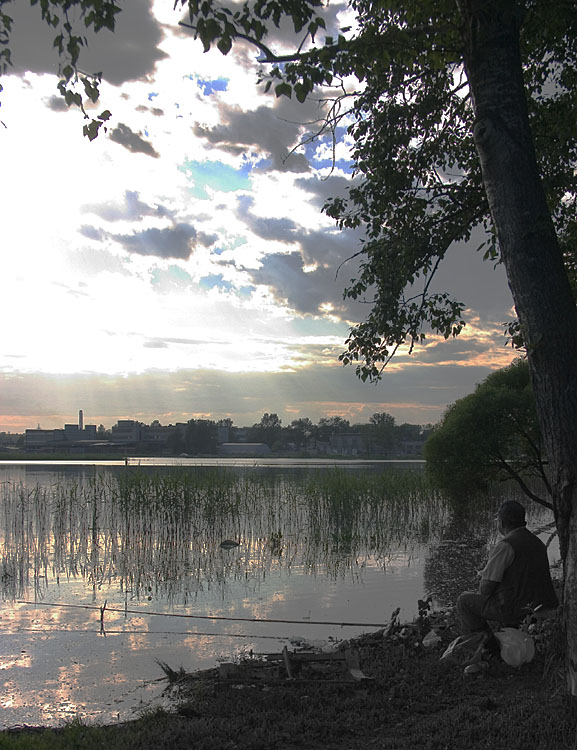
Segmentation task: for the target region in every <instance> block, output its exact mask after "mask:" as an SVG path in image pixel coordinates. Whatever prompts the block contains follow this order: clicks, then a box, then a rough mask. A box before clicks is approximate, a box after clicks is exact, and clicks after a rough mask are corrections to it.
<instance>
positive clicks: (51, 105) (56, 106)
mask: <svg viewBox="0 0 577 750" xmlns="http://www.w3.org/2000/svg"><path fill="white" fill-rule="evenodd" d="M44 102H45V104H46V106H47V107H48V109H51V110H52V111H53V112H68V109H69V108H68V105H67V104H66V102H65V101H64V98H63V97H61V96H50V97H48V98H47V99H45V100H44Z"/></svg>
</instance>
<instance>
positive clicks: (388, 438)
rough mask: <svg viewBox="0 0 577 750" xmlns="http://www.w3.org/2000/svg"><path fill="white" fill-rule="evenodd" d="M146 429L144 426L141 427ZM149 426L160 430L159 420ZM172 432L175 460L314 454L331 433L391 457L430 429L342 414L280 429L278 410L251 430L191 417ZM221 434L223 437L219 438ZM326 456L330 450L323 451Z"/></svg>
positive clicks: (102, 433) (102, 432)
mask: <svg viewBox="0 0 577 750" xmlns="http://www.w3.org/2000/svg"><path fill="white" fill-rule="evenodd" d="M143 426H144V425H143ZM150 427H151V428H152V427H156V428H162V427H163V426H162V425H161V424H160V422H159V421H158V420H154V421H153V422H152V423H151V425H150ZM169 428H172V429H171V431H170V434H169V436H168V439H167V443H166V448H167V452H168V453H170V454H171V455H175V456H178V455H180V454H183V453H186V454H188V455H192V456H194V455H199V454H214V453H217V451H218V445H219V444H220V443H222V442H231V443H239V442H243V443H264V444H266V445H267V446H269V448H270V449H271V451H273V452H275V453H279V452H295V451H296V452H300V453H306V452H307V451H309V450H310V451H315V450H317V449H319V448H320V447H321V446H323V444H324V445H325V446H326V444H328V443H330V441H331V437H333V436H335V435H354V436H357V437H358V438H359V445H362V446H363V448H362V452H363V453H365V454H373V455H381V456H385V457H386V456H392V455H395V454H396V453H398V452H399V451H400V450H401V448H402V446H403V444H404V443H406V442H407V441H414V442H416V443H418V442H424V440H425V438H426V436H427V435H428V434H429V433H430V432H431V430H432V425H426V426H422V425H417V424H408V423H403V424H399V425H398V424H397V423H396V420H395V417H393V416H392V415H391V414H387V413H386V412H382V413H376V414H373V415H372V416H371V417H370V419H369V422H368V423H367V424H359V423H354V424H351V423H350V421H349V420H348V419H345V418H344V417H340V416H334V417H323V418H321V419H320V420H319V422H318V423H317V424H314V423H313V421H312V420H311V419H309V418H308V417H302V418H300V419H295V420H293V421H292V422H291V423H290V424H288V425H283V422H282V419H281V418H280V417H279V416H278V414H277V413H276V412H270V413H269V412H265V413H264V414H263V415H262V417H261V419H260V421H259V422H256V423H255V424H253V425H252V426H250V427H237V426H235V425H234V423H233V420H232V419H230V418H227V419H219V420H212V419H190V420H189V421H188V422H186V423H180V424H178V425H169V426H167V427H166V428H165V429H169ZM109 434H110V432H109V431H108V430H106V429H105V428H104V427H103V426H102V425H100V426H99V427H98V436H99V438H104V439H105V438H106V437H107V436H108V435H109ZM223 436H224V437H223ZM325 452H330V449H328V450H327V449H325Z"/></svg>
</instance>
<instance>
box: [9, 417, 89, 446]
mask: <svg viewBox="0 0 577 750" xmlns="http://www.w3.org/2000/svg"><path fill="white" fill-rule="evenodd" d="M78 417H79V423H78V424H65V425H64V429H55V430H42V429H41V428H40V427H38V428H37V429H36V430H26V432H25V433H24V448H25V449H26V450H48V451H51V450H65V451H69V450H72V449H73V448H76V447H78V448H80V449H84V448H86V447H87V444H88V443H93V442H95V441H96V440H97V439H98V436H97V431H96V425H94V424H87V425H84V417H83V413H82V410H80V411H79V412H78Z"/></svg>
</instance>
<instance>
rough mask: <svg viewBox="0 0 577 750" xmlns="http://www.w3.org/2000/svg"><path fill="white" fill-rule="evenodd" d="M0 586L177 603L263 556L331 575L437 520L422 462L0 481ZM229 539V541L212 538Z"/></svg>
mask: <svg viewBox="0 0 577 750" xmlns="http://www.w3.org/2000/svg"><path fill="white" fill-rule="evenodd" d="M1 513H2V515H1V517H0V518H1V522H2V528H1V529H0V534H1V535H2V540H1V545H2V546H1V554H2V557H1V565H2V568H1V570H0V575H1V582H2V585H3V586H4V595H5V596H18V597H20V596H23V595H24V591H25V590H28V589H29V587H30V585H31V582H32V581H33V582H34V585H35V586H36V592H35V593H36V595H37V596H40V595H41V594H42V585H43V584H42V581H44V582H45V581H46V580H47V578H42V576H48V575H49V573H51V574H52V576H53V577H54V578H55V580H56V581H57V582H58V581H60V580H62V579H63V578H66V579H70V578H79V579H82V580H84V581H85V582H86V583H88V584H89V585H91V586H92V588H93V591H94V596H96V593H97V591H98V590H99V589H101V588H102V587H105V586H110V585H113V584H114V585H116V586H118V587H119V588H120V589H121V590H122V591H123V592H124V595H125V597H126V599H127V601H128V600H130V599H132V598H134V599H138V598H141V597H148V598H152V597H155V596H156V595H159V596H162V597H163V598H165V599H168V600H169V601H171V600H172V601H178V602H179V603H187V602H188V601H190V599H191V598H193V597H195V596H196V595H197V593H198V592H199V591H202V590H204V589H206V588H211V587H214V586H218V587H219V590H222V591H223V595H224V592H225V589H226V586H227V582H229V581H231V580H236V581H240V580H242V581H244V582H245V583H246V585H247V586H251V585H258V583H259V582H260V581H261V580H262V579H263V578H264V576H266V574H267V572H268V571H269V570H271V568H284V569H287V570H290V569H291V568H292V567H293V566H296V565H298V566H302V567H304V569H305V570H306V571H308V572H310V573H322V574H324V575H328V576H331V577H335V576H338V575H341V574H344V573H345V572H350V571H351V570H354V571H358V572H359V573H360V572H361V571H362V567H363V565H364V564H365V562H366V560H367V559H368V558H369V557H373V558H375V559H376V560H378V561H380V562H381V564H383V565H385V564H386V561H387V559H388V557H389V555H391V554H393V553H394V552H395V551H397V550H398V549H399V548H402V549H403V550H410V548H411V547H412V545H415V544H421V543H427V542H428V541H429V540H430V539H431V538H432V537H433V536H435V535H436V534H438V533H439V530H440V529H441V528H442V526H443V524H444V522H445V520H446V506H445V505H444V503H443V500H442V498H441V497H440V496H439V495H438V494H437V493H435V492H433V491H432V490H431V489H430V488H429V487H428V485H427V482H426V479H425V477H424V475H423V474H420V473H414V474H413V473H412V472H408V471H401V472H393V471H391V472H387V473H383V474H361V473H356V472H354V473H353V472H350V471H345V470H334V471H328V472H323V473H304V474H299V475H287V474H278V473H256V472H254V473H252V472H237V471H234V470H223V469H220V470H213V471H206V470H202V471H183V470H162V471H159V472H156V473H150V472H148V471H139V470H136V471H133V470H130V471H124V472H120V473H117V474H112V473H102V474H96V475H94V476H93V477H91V478H89V479H85V480H83V481H80V482H78V481H71V480H70V479H64V478H63V479H62V480H61V481H59V482H57V483H56V484H55V485H53V486H51V487H44V488H39V487H37V488H32V489H27V488H25V487H24V486H23V485H10V484H7V485H4V487H3V491H2V509H1ZM225 539H230V540H233V541H236V542H238V543H239V546H238V547H237V548H235V549H233V550H230V551H227V550H224V549H222V548H221V546H220V545H221V542H222V541H223V540H225Z"/></svg>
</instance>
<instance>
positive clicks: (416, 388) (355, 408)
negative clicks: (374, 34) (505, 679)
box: [0, 0, 515, 432]
mask: <svg viewBox="0 0 577 750" xmlns="http://www.w3.org/2000/svg"><path fill="white" fill-rule="evenodd" d="M10 10H11V14H12V15H13V16H14V18H15V25H14V32H13V37H12V38H13V43H12V48H13V54H12V57H13V60H14V68H13V70H12V71H11V73H10V75H8V76H5V77H3V86H4V91H3V92H2V109H1V120H2V123H3V126H1V127H0V146H1V147H2V150H3V154H4V156H3V180H2V185H1V187H0V200H1V201H2V205H3V209H4V210H3V249H2V262H3V270H4V273H3V275H2V278H1V279H0V285H1V289H2V295H3V300H4V304H5V309H6V310H10V311H11V318H12V323H11V324H10V325H6V326H4V330H3V336H2V340H3V346H2V350H1V351H0V392H1V399H0V403H1V404H2V408H1V409H0V412H1V413H0V431H11V432H22V431H23V430H24V429H26V428H34V427H35V426H36V425H37V424H38V423H40V424H41V425H42V426H43V427H45V428H47V429H50V428H57V427H58V426H59V425H61V424H64V423H66V422H69V421H70V420H71V418H73V415H74V413H75V412H74V410H70V406H69V405H70V404H74V403H82V404H84V405H85V413H86V414H90V415H92V416H91V420H92V421H93V422H95V423H96V424H100V423H102V424H110V423H111V420H112V419H122V418H135V419H139V420H141V421H143V422H146V423H149V422H150V421H152V420H153V419H159V420H160V421H161V422H162V423H165V422H166V423H169V422H172V423H175V422H178V421H187V420H188V419H190V418H207V419H219V418H226V417H229V418H231V419H232V420H233V422H234V423H235V424H243V425H244V424H247V425H248V424H254V423H256V422H258V420H259V419H260V417H261V416H262V414H263V413H264V412H276V413H278V415H279V417H280V418H281V419H282V420H283V423H285V424H289V423H290V422H291V421H292V420H293V419H298V418H299V417H302V416H307V417H309V418H310V419H312V420H313V421H314V422H318V420H319V419H320V418H322V417H330V416H337V415H338V416H342V417H344V418H346V419H349V420H350V421H351V422H363V421H368V418H369V417H370V415H371V414H373V413H375V412H388V413H390V414H392V415H393V416H394V417H395V418H396V419H397V422H399V423H401V422H409V423H413V424H427V423H434V422H437V421H438V420H439V418H440V417H441V415H442V413H443V412H444V410H445V409H446V407H447V405H449V404H450V403H452V402H454V401H455V400H456V399H457V398H460V397H462V396H464V395H466V394H467V393H469V392H470V391H471V390H473V388H474V386H475V384H476V383H479V382H481V381H482V380H483V379H484V378H485V377H486V375H487V374H488V373H489V372H490V371H491V370H493V369H496V368H497V367H502V366H505V365H506V364H508V363H509V362H510V361H511V360H512V359H513V358H514V356H515V352H514V351H513V350H512V349H510V348H507V347H506V346H505V336H504V329H503V325H502V324H503V323H505V322H506V321H508V320H510V319H511V308H512V301H511V295H510V292H509V289H508V286H507V282H506V278H505V273H504V270H503V268H502V267H500V266H498V267H497V268H493V264H492V263H491V262H483V260H482V257H481V255H480V254H477V253H475V252H474V250H472V249H471V247H467V246H465V245H463V244H462V243H460V244H456V245H455V246H454V247H453V248H451V250H450V251H449V253H448V258H447V261H446V262H445V264H444V265H443V267H442V268H441V270H440V272H439V277H438V280H437V282H436V285H437V287H438V288H439V289H443V290H447V291H449V292H451V293H453V294H455V295H456V296H457V298H458V299H460V300H462V301H464V302H465V304H466V305H467V311H466V319H467V322H468V325H467V327H466V328H465V330H464V332H463V334H462V335H461V336H460V337H458V338H457V339H451V340H448V341H444V340H443V339H442V338H440V337H431V338H430V339H428V340H427V341H426V342H425V344H424V345H423V346H421V347H418V348H416V350H415V352H414V353H413V354H412V355H410V356H409V355H408V353H407V352H406V351H401V352H400V353H399V354H398V355H397V356H396V358H395V359H394V360H393V362H392V363H391V365H389V367H388V368H387V370H386V371H385V373H384V376H383V380H382V381H381V382H380V383H379V384H377V385H370V384H367V383H362V382H360V381H359V380H358V379H357V378H356V376H355V373H354V369H353V368H350V367H349V368H343V367H342V366H341V364H340V363H339V362H338V355H339V353H340V352H342V351H343V349H344V341H345V339H346V337H347V334H348V330H349V327H350V326H351V325H354V324H355V323H357V322H359V321H360V320H362V319H363V317H364V315H365V313H366V305H365V304H363V303H360V302H353V301H352V300H347V301H345V300H343V289H344V288H345V286H346V285H347V283H348V282H349V280H350V278H352V277H353V276H354V275H355V272H356V268H357V266H356V262H357V261H356V260H349V261H348V262H347V259H350V258H351V257H352V256H354V254H355V253H356V252H357V251H358V249H359V240H360V237H359V236H358V235H355V234H354V233H351V232H340V231H338V230H337V228H336V227H335V226H334V224H333V222H332V220H330V219H329V218H328V217H326V216H325V215H324V214H322V213H321V206H322V204H323V202H324V200H325V199H326V198H327V197H328V196H331V195H339V194H343V192H344V190H345V188H346V186H347V185H348V184H350V181H351V179H352V178H351V165H350V160H349V156H350V154H349V147H350V143H349V142H348V139H347V136H346V134H345V133H344V132H339V134H338V135H339V141H338V143H337V144H336V151H335V158H336V161H335V164H334V168H333V165H332V149H331V143H330V142H329V141H328V140H326V139H324V140H321V141H318V142H316V143H305V144H304V145H301V146H299V143H301V141H303V139H306V135H307V133H308V132H310V130H311V125H310V123H311V122H312V121H314V120H315V119H318V117H319V97H312V98H311V100H310V101H308V102H306V103H305V104H298V103H297V102H293V101H289V100H288V99H286V98H284V97H281V98H279V99H277V98H275V97H274V96H271V95H267V94H265V93H264V91H263V89H262V87H258V86H257V85H256V78H257V67H258V65H257V62H256V57H255V53H254V51H253V50H252V49H251V48H249V47H248V46H243V45H239V46H238V47H235V48H234V50H233V51H232V52H231V53H230V55H229V56H228V57H223V56H222V55H221V54H220V53H219V52H218V51H211V52H210V53H207V54H204V53H203V51H202V45H201V44H200V43H198V42H194V41H193V40H192V39H191V38H190V36H189V34H188V32H187V31H186V30H183V29H182V28H180V27H179V26H178V20H179V18H180V17H179V15H178V14H177V13H175V12H174V11H172V10H171V6H170V4H169V6H167V5H166V3H160V2H154V3H152V2H145V1H144V0H143V2H141V3H138V4H134V5H133V6H132V7H130V8H127V9H125V10H123V12H122V13H121V14H120V16H119V21H118V29H117V32H116V34H115V35H112V34H110V33H109V32H107V31H103V32H101V34H99V35H98V36H96V37H90V36H89V39H88V43H89V44H88V48H87V53H86V55H85V56H84V57H83V58H81V64H82V65H83V67H84V68H85V69H88V70H102V72H103V85H102V95H101V100H102V103H101V104H100V103H99V104H98V105H97V107H98V109H97V110H96V111H98V112H99V111H101V109H103V108H104V107H106V108H108V109H110V110H111V112H112V118H111V120H110V125H109V128H108V132H107V133H102V135H101V136H99V138H98V139H97V140H96V141H94V142H93V143H89V142H88V140H87V139H86V138H83V137H82V124H83V120H82V115H81V114H80V113H79V112H78V110H68V111H67V110H66V107H65V106H64V104H63V101H62V100H61V99H60V98H59V97H58V96H57V93H56V83H57V80H58V78H57V75H56V72H57V66H58V59H57V56H56V55H55V52H54V50H53V49H52V36H53V33H52V32H51V31H50V30H49V29H48V28H47V27H45V26H44V24H42V22H41V21H40V14H39V13H38V12H37V9H31V8H29V7H27V4H23V3H19V4H14V7H13V8H12V7H11V9H10ZM345 10H346V6H345V5H344V4H342V3H338V2H337V3H331V5H330V7H329V11H328V19H327V20H328V22H329V26H330V27H331V28H332V29H335V28H336V27H337V26H338V25H339V24H340V25H346V23H347V18H346V15H345ZM289 37H290V35H289V34H288V33H287V32H286V30H283V31H282V32H279V33H278V34H276V38H273V39H272V40H271V43H272V42H274V43H275V44H277V45H281V47H282V45H283V44H284V45H285V46H286V47H287V48H288V47H289V46H290V44H291V39H290V38H289ZM119 39H122V40H123V41H124V43H123V44H122V45H120V44H119V43H118V42H119ZM47 144H49V147H47ZM24 164H26V165H27V166H26V167H24V166H23V165H24ZM473 239H475V238H473ZM476 239H479V238H478V237H477V238H476ZM471 242H472V243H473V240H472V241H471Z"/></svg>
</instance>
